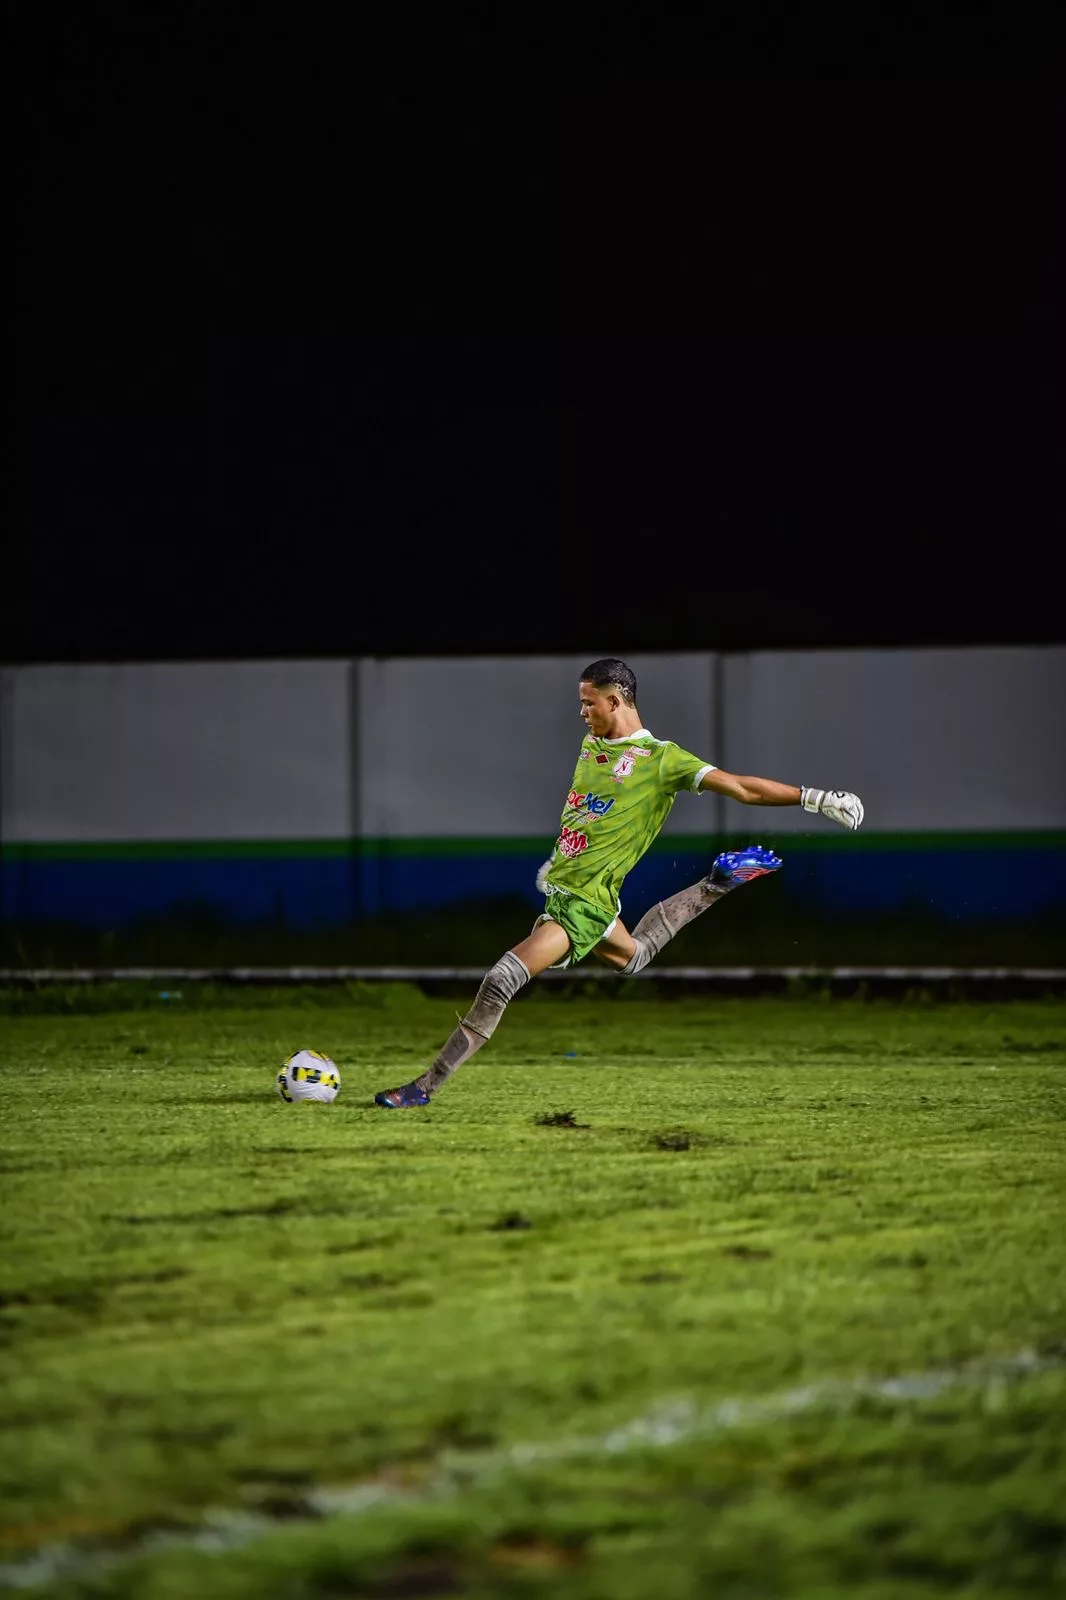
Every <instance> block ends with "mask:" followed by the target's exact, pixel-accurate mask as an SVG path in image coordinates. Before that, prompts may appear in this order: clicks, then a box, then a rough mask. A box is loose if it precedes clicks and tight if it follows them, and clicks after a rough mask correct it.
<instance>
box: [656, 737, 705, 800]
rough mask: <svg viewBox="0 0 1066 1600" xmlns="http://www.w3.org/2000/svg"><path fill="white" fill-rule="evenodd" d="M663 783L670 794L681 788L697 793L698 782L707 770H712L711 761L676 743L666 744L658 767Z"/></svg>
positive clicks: (676, 792)
mask: <svg viewBox="0 0 1066 1600" xmlns="http://www.w3.org/2000/svg"><path fill="white" fill-rule="evenodd" d="M660 771H661V773H662V778H663V784H664V786H665V787H666V789H667V790H668V791H669V793H670V794H680V793H681V791H682V789H691V790H692V792H693V793H694V794H698V793H699V788H700V784H701V783H702V782H703V780H704V778H705V777H706V775H707V773H708V772H713V771H714V762H713V761H703V760H701V759H700V757H699V756H694V755H692V753H691V752H690V751H688V750H682V748H681V746H680V745H678V744H668V745H667V746H666V748H665V749H664V751H663V760H662V766H661V768H660Z"/></svg>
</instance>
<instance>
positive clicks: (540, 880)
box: [537, 856, 554, 894]
mask: <svg viewBox="0 0 1066 1600" xmlns="http://www.w3.org/2000/svg"><path fill="white" fill-rule="evenodd" d="M553 860H554V857H552V856H549V857H548V859H547V861H542V862H541V864H540V866H539V867H538V868H537V889H538V892H539V893H540V894H546V893H547V889H548V873H549V872H550V871H551V865H552V861H553Z"/></svg>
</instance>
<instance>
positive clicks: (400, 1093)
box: [374, 1083, 429, 1111]
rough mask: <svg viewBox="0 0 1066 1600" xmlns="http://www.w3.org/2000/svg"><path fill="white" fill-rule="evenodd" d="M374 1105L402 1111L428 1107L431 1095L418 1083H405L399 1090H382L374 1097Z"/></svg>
mask: <svg viewBox="0 0 1066 1600" xmlns="http://www.w3.org/2000/svg"><path fill="white" fill-rule="evenodd" d="M374 1104H375V1105H379V1106H388V1107H389V1108H390V1110H392V1111H401V1110H404V1109H405V1108H407V1107H410V1106H428V1105H429V1095H428V1094H427V1093H426V1091H425V1090H424V1089H420V1088H419V1087H418V1084H417V1083H403V1084H401V1085H400V1087H399V1088H398V1089H382V1090H381V1091H380V1093H378V1094H376V1095H375V1096H374Z"/></svg>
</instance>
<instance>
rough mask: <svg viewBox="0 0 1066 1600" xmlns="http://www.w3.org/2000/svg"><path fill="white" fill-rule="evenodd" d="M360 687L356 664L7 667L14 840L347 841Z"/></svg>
mask: <svg viewBox="0 0 1066 1600" xmlns="http://www.w3.org/2000/svg"><path fill="white" fill-rule="evenodd" d="M348 679H349V667H348V663H347V662H343V661H324V662H317V661H248V662H244V661H242V662H227V663H218V662H206V663H204V662H191V663H149V664H144V665H140V664H138V665H134V666H85V667H81V666H68V667H63V666H55V667H53V666H45V667H20V668H17V669H14V670H7V671H5V672H4V673H3V675H2V694H3V698H2V701H0V718H2V720H0V827H2V829H3V834H2V837H3V840H4V842H6V843H12V842H22V841H42V842H43V841H55V842H74V841H77V842H89V841H94V840H97V841H103V840H112V841H122V840H147V839H271V838H282V839H285V838H321V837H327V838H329V837H336V836H337V835H340V834H345V833H347V832H348V828H349V817H350V814H351V794H350V764H349V760H348V743H349V739H348V703H349V693H348Z"/></svg>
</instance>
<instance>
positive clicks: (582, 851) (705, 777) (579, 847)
mask: <svg viewBox="0 0 1066 1600" xmlns="http://www.w3.org/2000/svg"><path fill="white" fill-rule="evenodd" d="M578 694H579V698H580V703H581V716H582V718H583V719H584V723H585V727H586V729H587V730H588V731H587V733H586V735H585V737H584V739H583V740H582V741H581V750H580V753H579V755H578V761H577V767H576V769H575V772H574V781H573V783H572V785H571V787H570V793H569V794H568V795H567V797H566V805H565V806H564V808H563V815H562V822H561V826H560V829H559V837H558V839H557V840H556V841H555V847H554V849H553V851H552V854H551V857H550V859H549V860H548V861H546V862H545V863H544V865H543V866H542V867H541V869H540V872H539V873H538V875H537V887H538V888H539V889H542V890H543V892H544V894H545V897H546V899H545V909H544V912H543V914H542V915H541V916H539V917H538V918H537V920H536V922H535V923H534V925H533V931H532V933H530V935H529V937H528V938H527V939H523V940H522V942H521V943H520V944H516V945H515V946H514V947H513V949H511V950H508V951H507V952H506V953H505V954H504V955H502V956H501V957H500V959H499V961H497V963H496V965H495V966H494V967H492V968H491V969H490V970H489V972H487V973H486V975H485V977H484V979H483V981H482V984H481V987H480V989H479V990H478V992H477V996H476V998H475V1000H474V1003H473V1005H472V1006H471V1008H470V1010H469V1011H468V1012H467V1014H466V1016H465V1017H464V1018H463V1020H462V1022H461V1023H460V1024H459V1026H458V1027H457V1028H456V1029H455V1031H454V1033H453V1034H452V1035H451V1037H450V1038H449V1039H448V1040H447V1042H446V1043H445V1045H444V1047H443V1049H442V1050H441V1051H440V1054H439V1055H438V1056H437V1058H436V1060H435V1061H434V1062H433V1063H432V1064H431V1065H430V1066H429V1067H428V1068H427V1069H426V1071H425V1072H424V1073H423V1074H422V1076H421V1077H419V1078H416V1079H415V1080H414V1082H413V1083H405V1084H403V1085H401V1087H400V1088H398V1089H383V1090H382V1091H381V1092H380V1093H379V1094H376V1095H375V1096H374V1099H375V1100H376V1101H377V1103H378V1105H380V1106H391V1107H393V1108H394V1109H400V1108H406V1107H411V1106H427V1105H429V1102H430V1100H431V1099H432V1097H433V1096H434V1095H435V1094H436V1092H437V1090H438V1089H439V1088H440V1087H441V1085H442V1084H443V1083H444V1082H446V1080H447V1079H448V1078H450V1077H451V1075H452V1073H453V1072H454V1071H455V1070H456V1068H457V1067H461V1066H462V1064H463V1062H464V1061H469V1059H470V1057H471V1056H472V1055H473V1054H474V1052H475V1051H477V1050H480V1049H481V1046H482V1045H483V1044H485V1043H487V1041H488V1040H489V1039H491V1037H492V1035H493V1033H494V1031H495V1029H496V1025H497V1023H498V1022H499V1020H500V1018H501V1017H502V1016H503V1013H504V1009H505V1007H506V1006H507V1004H508V1002H509V1001H511V1000H513V999H514V997H515V995H516V994H517V993H518V991H519V989H521V988H522V986H523V984H526V983H528V982H529V980H530V979H531V978H535V977H537V976H538V975H539V974H540V973H542V972H544V971H545V970H546V969H547V968H548V967H569V966H572V965H574V964H575V963H576V962H578V961H581V960H583V959H584V957H585V956H587V955H590V954H591V955H593V956H595V958H596V960H597V961H602V962H603V963H604V965H605V966H608V967H613V968H614V969H615V971H616V972H620V973H622V974H623V975H629V974H632V973H636V972H640V971H641V970H642V969H643V968H644V967H646V966H647V965H648V962H649V961H652V960H653V959H654V958H655V956H657V955H658V954H659V951H660V950H661V949H662V948H663V946H664V945H665V944H666V943H667V942H668V941H669V940H670V939H672V938H673V937H674V935H675V934H676V933H679V932H680V930H681V929H682V928H683V927H684V926H685V925H686V923H689V922H691V921H692V920H693V919H694V918H695V917H698V916H699V915H700V913H701V912H703V911H706V910H707V909H708V908H709V907H710V906H713V905H715V904H716V902H717V901H719V900H721V898H722V897H723V895H727V894H729V893H730V892H731V891H732V890H733V889H738V888H739V887H740V885H741V884H744V883H751V882H752V881H753V880H754V879H755V878H761V877H763V876H765V875H766V874H767V873H769V872H776V871H777V869H778V868H779V867H780V865H781V861H780V858H779V857H778V856H776V855H774V854H773V852H772V851H770V850H765V849H763V847H762V846H761V845H749V846H748V848H747V849H746V850H737V851H732V850H730V851H724V852H723V853H722V854H721V855H719V856H717V857H716V858H715V860H714V862H713V864H712V866H711V870H710V872H709V873H708V874H707V876H706V877H705V878H701V879H700V881H699V882H698V883H694V884H692V885H691V887H690V888H688V889H682V890H681V892H680V893H679V894H675V895H671V897H670V898H669V899H668V900H662V901H660V902H659V904H658V905H655V906H652V908H651V910H650V911H648V912H646V913H645V915H644V916H643V917H642V918H641V920H640V921H639V922H638V923H637V925H636V927H635V928H634V929H633V932H632V933H630V932H629V931H628V929H626V928H625V927H624V926H623V924H622V923H621V922H620V921H619V917H618V912H619V908H620V900H619V892H620V890H621V887H622V882H623V880H624V879H625V877H626V875H627V873H629V872H630V871H632V869H633V867H635V866H636V864H637V862H638V861H639V860H640V858H641V856H643V855H644V853H645V851H646V850H647V849H648V847H649V845H650V844H651V843H652V841H653V840H654V839H655V837H656V835H657V834H658V832H659V830H660V828H661V827H662V825H663V823H664V822H665V821H666V818H667V815H668V813H669V811H670V808H671V806H672V805H673V803H674V798H675V796H676V795H678V794H680V792H681V791H682V789H690V790H692V792H693V793H695V794H699V793H701V792H702V791H704V790H708V789H710V790H712V791H713V792H714V793H715V794H724V795H728V796H729V798H730V799H731V800H739V801H740V802H741V804H742V805H748V806H802V807H803V809H804V810H805V811H810V812H820V813H821V815H822V816H824V817H829V818H830V819H831V820H832V821H833V822H839V823H840V824H841V825H842V826H843V827H845V828H852V829H854V828H857V827H858V826H859V825H860V823H861V822H862V818H863V808H862V801H861V800H860V799H859V797H858V795H855V794H849V793H848V792H847V790H844V789H809V788H798V787H797V786H796V785H794V784H789V783H776V782H775V781H774V780H773V779H772V778H738V777H736V776H735V775H734V774H733V773H732V772H723V771H722V769H721V768H720V767H715V766H712V765H711V763H710V762H709V761H701V760H700V759H699V757H698V756H693V755H690V754H689V752H688V751H687V750H682V749H681V748H680V747H679V746H678V745H676V744H671V743H670V742H669V741H668V740H664V739H656V738H655V737H654V735H653V734H651V733H649V732H648V730H647V728H645V727H644V725H643V723H642V722H641V718H640V713H639V711H638V710H637V680H636V678H635V676H634V674H633V672H632V670H631V669H630V668H629V667H627V666H626V664H625V662H624V661H618V660H615V659H613V658H608V659H605V660H603V661H594V662H593V663H592V665H591V666H588V667H586V668H585V670H584V672H583V673H582V674H581V682H580V685H579V689H578Z"/></svg>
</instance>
